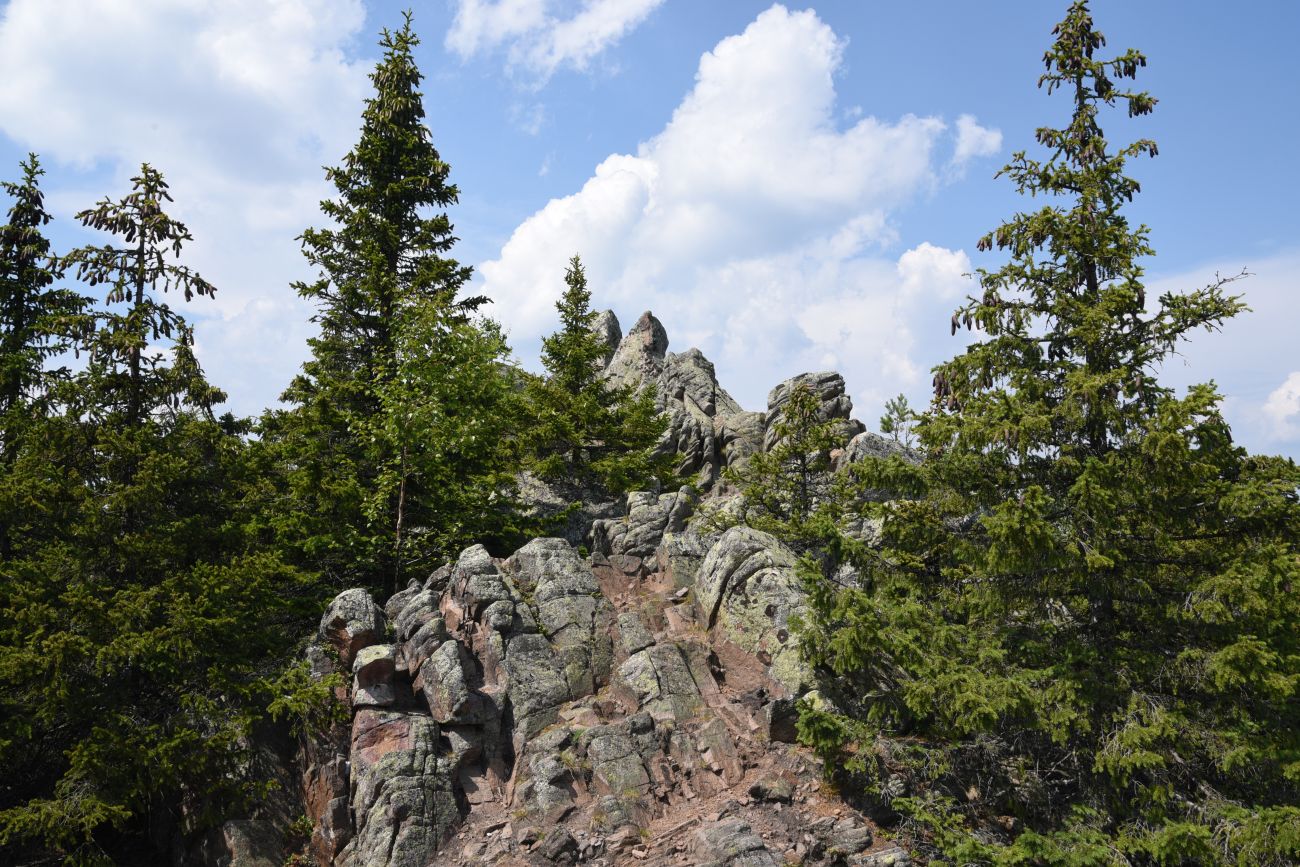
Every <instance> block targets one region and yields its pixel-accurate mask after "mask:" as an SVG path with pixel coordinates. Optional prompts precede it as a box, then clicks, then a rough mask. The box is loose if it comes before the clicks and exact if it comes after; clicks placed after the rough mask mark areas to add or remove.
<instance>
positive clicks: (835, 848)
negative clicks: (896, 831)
mask: <svg viewBox="0 0 1300 867" xmlns="http://www.w3.org/2000/svg"><path fill="white" fill-rule="evenodd" d="M873 839H874V838H873V837H872V834H871V829H870V828H868V827H867V826H866V825H864V824H863V823H862V822H861V821H860V820H858V819H856V818H853V817H851V816H849V817H846V818H843V819H840V820H839V821H838V822H836V823H835V824H834V825H833V826H832V827H831V831H830V836H829V837H828V839H827V841H826V842H827V847H826V848H827V851H828V852H829V853H830V854H832V855H841V856H845V855H856V854H857V853H859V852H861V851H862V850H863V849H866V848H868V847H869V846H870V845H871V843H872V840H873Z"/></svg>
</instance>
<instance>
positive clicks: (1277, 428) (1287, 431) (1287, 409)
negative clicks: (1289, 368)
mask: <svg viewBox="0 0 1300 867" xmlns="http://www.w3.org/2000/svg"><path fill="white" fill-rule="evenodd" d="M1263 412H1264V416H1265V417H1266V418H1267V419H1268V420H1269V422H1270V423H1271V424H1272V426H1273V430H1272V433H1273V435H1274V436H1275V437H1276V438H1277V439H1297V438H1300V370H1297V371H1294V372H1292V373H1291V375H1290V376H1288V377H1287V378H1286V381H1285V382H1283V383H1282V384H1281V385H1279V386H1278V387H1277V388H1276V389H1274V390H1273V392H1271V393H1270V394H1269V396H1268V398H1267V399H1265V401H1264V406H1263Z"/></svg>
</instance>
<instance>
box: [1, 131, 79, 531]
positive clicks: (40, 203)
mask: <svg viewBox="0 0 1300 867" xmlns="http://www.w3.org/2000/svg"><path fill="white" fill-rule="evenodd" d="M19 168H20V169H21V170H22V180H21V181H19V182H17V183H14V182H10V181H5V182H4V183H3V184H0V188H3V189H4V191H5V193H6V194H8V195H9V196H10V197H11V198H12V199H13V203H12V205H11V206H10V208H9V212H8V219H7V222H6V223H5V224H4V225H3V226H0V462H2V463H3V464H4V465H5V466H8V465H10V464H11V463H12V462H13V460H14V458H15V456H16V453H17V441H18V438H19V437H20V435H21V432H22V429H23V427H24V426H25V424H26V423H27V422H28V421H30V420H31V419H32V418H33V416H39V415H41V414H42V413H43V412H44V410H45V405H46V404H47V402H48V398H49V393H50V390H51V389H52V388H53V387H54V386H55V385H56V384H57V383H58V382H59V381H61V380H65V379H66V378H67V376H68V370H67V368H66V367H63V366H60V367H58V368H55V369H54V370H47V369H46V364H47V362H49V361H51V360H52V359H54V358H57V357H58V356H60V355H62V354H64V353H66V352H67V351H68V350H69V349H70V348H71V346H72V339H73V337H74V336H76V335H77V334H78V333H79V332H80V331H81V330H82V329H84V327H85V325H86V319H85V311H86V307H87V304H88V303H89V299H87V298H84V297H83V296H81V295H78V294H77V293H75V292H72V291H70V290H68V289H63V288H55V287H54V283H55V281H57V280H58V278H59V276H60V275H59V270H58V267H57V265H56V264H55V263H54V262H53V261H52V260H53V257H52V255H51V253H50V242H49V241H48V240H47V239H46V238H45V236H44V235H43V234H42V229H43V228H44V227H45V225H46V224H48V223H49V222H50V215H49V214H48V213H47V212H46V210H45V196H44V194H43V193H42V192H41V188H40V183H39V182H40V177H41V175H43V174H45V172H44V170H43V169H42V168H41V167H40V161H39V160H38V159H37V158H36V155H35V154H29V155H28V157H27V159H26V160H24V161H23V162H22V163H21V164H20V165H19ZM0 550H3V549H0Z"/></svg>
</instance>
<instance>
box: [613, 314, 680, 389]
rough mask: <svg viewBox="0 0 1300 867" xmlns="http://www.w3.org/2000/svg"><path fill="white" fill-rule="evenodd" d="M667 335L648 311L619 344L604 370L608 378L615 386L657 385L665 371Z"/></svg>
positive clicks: (660, 324) (639, 386)
mask: <svg viewBox="0 0 1300 867" xmlns="http://www.w3.org/2000/svg"><path fill="white" fill-rule="evenodd" d="M667 352H668V332H666V331H664V326H663V323H662V322H660V321H659V320H658V319H656V318H655V315H654V314H653V313H651V312H650V311H649V310H647V311H646V312H645V313H642V314H641V318H640V319H638V320H637V321H636V324H635V325H633V326H632V330H631V331H629V332H628V333H627V334H626V335H625V336H624V337H623V339H622V341H620V342H619V344H618V349H617V350H615V352H614V357H613V358H612V359H610V362H609V365H608V366H607V367H606V368H605V378H606V379H608V380H609V381H610V383H611V384H612V385H614V386H616V387H626V386H631V387H632V388H637V389H639V388H641V387H642V386H644V385H648V384H649V383H652V382H654V380H655V379H656V378H657V377H658V376H659V374H660V373H661V372H662V371H663V368H664V355H665V354H666V353H667Z"/></svg>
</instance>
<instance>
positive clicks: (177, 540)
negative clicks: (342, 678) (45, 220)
mask: <svg viewBox="0 0 1300 867" xmlns="http://www.w3.org/2000/svg"><path fill="white" fill-rule="evenodd" d="M132 184H133V188H132V191H131V193H130V194H128V195H127V196H126V197H125V198H124V199H122V200H121V201H120V202H110V201H108V200H105V201H102V202H100V203H99V204H98V206H97V207H95V208H93V209H91V210H88V211H85V212H83V213H82V214H81V215H79V216H80V218H81V220H82V221H83V222H84V223H86V224H87V225H89V226H93V227H95V228H99V229H102V230H106V231H109V232H111V233H113V234H116V235H118V236H120V237H121V238H122V239H123V241H124V246H121V247H115V246H113V245H112V244H105V245H99V246H92V247H84V248H81V249H78V250H74V251H73V252H71V253H69V254H68V256H67V257H65V258H64V259H63V260H61V262H60V264H61V265H67V266H68V267H69V270H70V271H75V273H76V274H78V275H80V276H81V277H83V278H84V279H85V280H86V281H87V282H89V283H91V284H93V285H103V286H107V287H108V292H107V301H108V303H109V304H110V305H111V306H110V308H109V309H108V310H107V311H104V312H102V313H101V314H99V316H98V323H97V325H98V327H97V329H96V330H95V331H94V333H92V334H89V335H87V336H86V337H85V338H84V340H83V342H82V349H83V350H84V351H85V352H86V356H87V362H86V366H85V369H84V370H82V371H79V372H77V373H76V374H75V375H73V376H71V377H69V378H68V379H67V380H66V381H64V382H62V383H60V384H59V387H58V389H57V393H56V395H55V397H56V408H57V412H50V413H46V414H45V415H43V416H41V417H39V418H38V419H37V420H36V423H34V424H33V425H30V426H28V427H27V428H25V429H24V431H23V433H22V436H21V437H20V438H19V440H18V441H17V442H16V452H15V457H14V459H13V461H12V462H11V464H10V465H9V466H8V467H7V468H6V472H5V474H4V476H3V484H0V493H2V495H3V499H4V502H5V504H6V505H8V504H14V507H15V508H14V512H13V516H14V517H13V520H12V521H11V524H10V527H9V541H10V548H9V551H8V552H7V554H6V556H5V557H4V558H2V559H0V612H3V617H0V766H2V767H4V768H5V771H6V773H5V775H4V779H3V781H2V782H0V861H3V862H4V863H44V862H53V861H64V862H67V863H159V862H160V861H164V860H167V858H168V852H170V851H172V849H173V847H180V846H181V845H182V843H183V838H184V837H185V835H187V834H193V833H197V832H198V831H201V830H202V829H203V828H205V827H207V826H208V825H209V824H210V823H212V822H215V821H218V820H220V819H221V818H222V817H223V816H224V815H225V814H226V813H227V811H229V810H232V809H238V808H239V807H240V806H241V805H242V804H246V803H247V800H248V799H249V798H251V797H255V796H256V795H257V794H258V793H259V792H260V791H263V790H261V789H260V788H259V787H258V785H257V781H256V780H255V779H253V778H252V776H251V775H250V774H249V772H248V765H247V761H248V752H249V749H250V744H249V741H248V734H249V731H250V729H251V727H252V725H253V724H254V722H255V721H256V720H258V719H260V718H264V717H265V714H266V710H267V708H268V706H269V705H270V704H271V703H272V702H273V701H275V699H276V698H277V696H278V694H279V692H280V690H279V689H278V687H276V686H275V685H274V683H273V681H274V680H275V677H276V674H275V673H276V671H277V670H279V669H280V668H281V667H282V663H281V662H280V661H279V660H281V659H283V658H284V656H285V655H286V654H287V653H288V652H289V647H290V646H291V644H292V643H293V642H294V641H295V640H296V634H297V631H298V629H299V628H301V626H302V625H303V623H302V620H301V619H299V618H298V615H299V612H295V611H294V610H293V604H294V600H295V598H297V594H296V593H295V590H296V588H297V575H296V573H295V572H294V571H293V570H291V569H289V568H287V567H285V566H284V565H283V564H282V563H281V562H280V561H279V560H278V559H277V558H276V557H275V556H274V555H273V554H269V553H267V552H265V551H264V550H261V548H260V546H258V545H257V544H256V539H255V537H254V536H252V535H251V534H250V533H249V530H248V524H249V522H248V516H247V515H246V513H245V511H244V509H245V506H244V502H245V496H244V492H245V491H246V490H248V489H249V487H250V486H251V485H252V482H253V480H252V479H250V477H249V476H250V466H249V465H248V463H247V462H246V461H245V460H244V453H245V445H244V443H243V441H242V439H241V438H240V437H239V436H238V435H237V434H238V432H239V430H238V428H239V426H238V425H237V424H234V423H233V422H231V421H230V420H228V419H227V420H225V421H224V422H223V423H219V422H217V421H216V420H214V419H213V417H212V406H213V404H214V403H215V402H217V401H218V400H219V399H220V398H221V393H220V392H219V391H218V390H217V389H215V388H213V387H212V386H210V385H209V384H208V383H207V381H206V379H205V378H204V376H203V373H202V371H201V370H200V368H199V366H198V364H197V362H196V360H195V358H194V355H193V352H192V349H191V337H190V329H189V326H188V325H187V323H186V322H185V320H184V319H183V318H182V317H181V316H180V314H178V313H176V312H175V311H173V310H171V309H170V308H169V307H168V306H167V305H166V304H164V303H162V302H161V301H160V300H159V299H158V298H157V297H155V295H154V293H155V292H157V291H158V290H163V291H166V290H167V289H179V290H180V291H181V292H182V293H183V294H184V295H185V296H186V298H187V300H188V299H189V298H191V297H193V296H194V295H199V296H211V295H212V294H213V292H214V291H215V290H214V288H213V287H212V286H211V284H209V283H208V282H207V281H205V280H204V279H203V278H202V277H200V276H199V275H198V274H196V273H194V272H193V271H191V270H190V269H188V268H186V267H184V266H183V265H180V264H177V263H175V262H172V261H169V260H170V259H171V258H172V257H173V256H176V255H179V253H180V251H181V249H182V247H183V245H184V242H186V241H188V240H190V234H189V232H188V230H187V229H186V228H185V226H184V225H183V224H181V223H179V222H177V221H176V220H174V219H172V218H171V217H169V216H168V215H167V214H166V212H165V211H164V210H163V203H164V202H166V201H170V195H169V194H168V191H167V184H166V183H165V181H164V180H163V178H162V176H161V175H160V174H159V173H158V172H156V171H154V170H153V169H152V168H150V167H149V166H145V167H144V168H143V169H142V171H141V173H140V175H139V176H138V177H136V178H134V179H133V181H132ZM168 338H170V342H171V347H170V349H171V352H170V353H164V352H159V351H154V350H153V349H152V347H155V346H157V345H158V343H159V342H161V341H165V340H167V339H168ZM167 354H170V356H171V358H170V359H168V358H167V357H166V356H167ZM313 613H315V612H314V611H313ZM286 627H288V628H286ZM159 841H162V844H163V851H162V852H161V853H160V851H159V850H158V848H157V844H158V843H159Z"/></svg>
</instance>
